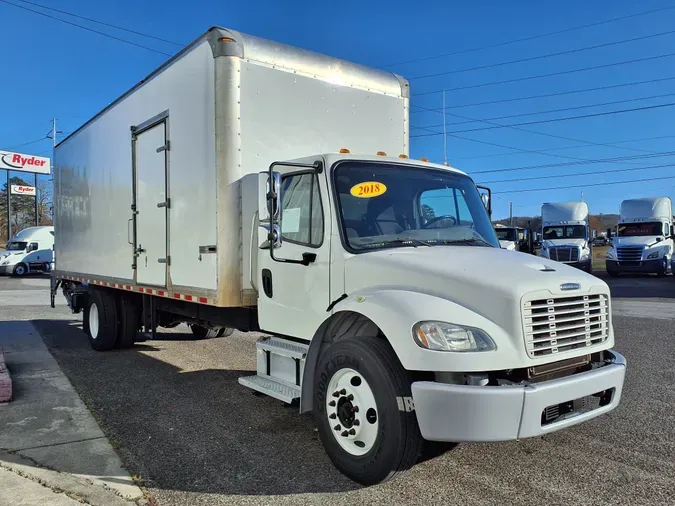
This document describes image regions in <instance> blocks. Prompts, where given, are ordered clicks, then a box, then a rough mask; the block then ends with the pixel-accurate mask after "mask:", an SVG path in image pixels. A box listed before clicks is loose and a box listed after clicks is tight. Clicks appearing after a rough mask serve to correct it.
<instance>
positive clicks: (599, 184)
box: [492, 176, 675, 195]
mask: <svg viewBox="0 0 675 506" xmlns="http://www.w3.org/2000/svg"><path fill="white" fill-rule="evenodd" d="M665 179H675V176H666V177H652V178H647V179H631V180H629V181H612V182H611V183H593V184H579V185H571V186H554V187H550V188H528V189H526V190H507V191H503V192H492V193H493V195H497V194H500V195H504V194H505V193H525V192H541V191H550V190H569V189H572V188H588V187H590V186H608V185H615V184H628V183H644V182H647V181H662V180H665Z"/></svg>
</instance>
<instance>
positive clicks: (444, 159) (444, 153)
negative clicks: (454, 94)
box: [443, 90, 448, 165]
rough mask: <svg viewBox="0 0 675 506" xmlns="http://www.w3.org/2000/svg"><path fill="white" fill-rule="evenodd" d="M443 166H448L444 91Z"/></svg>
mask: <svg viewBox="0 0 675 506" xmlns="http://www.w3.org/2000/svg"><path fill="white" fill-rule="evenodd" d="M443 164H444V165H447V164H448V135H447V132H446V130H445V90H443Z"/></svg>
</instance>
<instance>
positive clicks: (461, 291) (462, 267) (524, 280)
mask: <svg viewBox="0 0 675 506" xmlns="http://www.w3.org/2000/svg"><path fill="white" fill-rule="evenodd" d="M563 283H579V284H580V285H581V287H580V289H579V290H575V291H574V292H561V290H560V285H562V284H563ZM378 286H379V287H381V288H387V289H396V290H410V291H415V292H422V293H426V294H430V295H435V296H437V297H440V298H443V299H446V300H450V301H452V302H455V303H457V304H459V305H461V306H463V307H465V308H467V309H470V310H471V311H473V312H475V313H477V314H480V315H482V316H484V317H485V318H488V319H489V320H491V321H492V322H494V323H495V324H497V325H499V326H500V327H502V328H503V329H504V330H506V331H507V332H509V333H510V334H511V335H522V325H521V321H520V316H519V315H520V303H521V298H522V296H523V295H524V294H526V293H529V292H534V291H540V290H546V289H550V290H551V291H552V292H553V293H555V294H558V295H559V296H564V295H574V294H581V293H582V292H585V291H587V290H588V289H589V288H590V287H592V286H594V287H600V288H601V290H602V291H603V292H604V293H607V294H608V295H609V288H608V287H607V284H606V283H605V282H604V281H602V280H600V279H599V278H596V277H595V276H591V275H590V274H587V273H585V272H583V271H581V270H579V269H575V268H573V267H570V266H567V265H564V264H561V263H559V262H554V261H552V260H549V259H547V258H540V257H535V256H533V255H528V254H525V253H520V252H515V251H505V250H503V249H498V248H490V247H477V246H431V247H428V246H419V247H417V248H394V249H388V250H380V251H372V252H368V253H361V254H358V255H354V256H352V257H350V258H349V259H347V262H346V266H345V292H346V293H347V294H350V295H351V294H354V293H356V292H358V291H359V290H362V289H373V288H376V287H378ZM420 316H421V317H423V315H422V314H421V315H420ZM453 323H461V322H453Z"/></svg>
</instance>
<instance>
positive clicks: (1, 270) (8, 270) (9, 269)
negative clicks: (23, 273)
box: [0, 265, 14, 274]
mask: <svg viewBox="0 0 675 506" xmlns="http://www.w3.org/2000/svg"><path fill="white" fill-rule="evenodd" d="M13 272H14V266H13V265H0V274H12V273H13Z"/></svg>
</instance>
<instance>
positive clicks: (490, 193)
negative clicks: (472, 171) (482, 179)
mask: <svg viewBox="0 0 675 506" xmlns="http://www.w3.org/2000/svg"><path fill="white" fill-rule="evenodd" d="M476 188H478V189H479V190H486V191H487V193H488V208H487V212H488V216H489V217H490V219H492V190H491V189H490V188H488V187H487V186H480V185H476Z"/></svg>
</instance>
